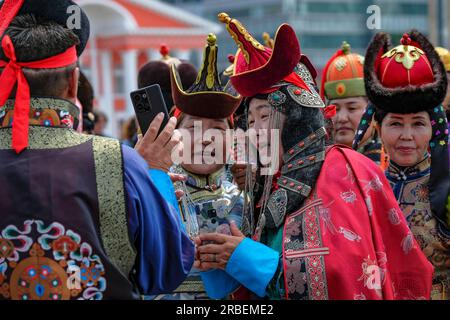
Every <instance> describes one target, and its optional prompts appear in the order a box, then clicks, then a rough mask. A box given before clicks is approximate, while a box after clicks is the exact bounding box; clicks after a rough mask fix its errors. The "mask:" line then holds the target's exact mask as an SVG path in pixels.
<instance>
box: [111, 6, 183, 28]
mask: <svg viewBox="0 0 450 320" xmlns="http://www.w3.org/2000/svg"><path fill="white" fill-rule="evenodd" d="M114 2H116V3H118V4H120V5H122V6H123V7H125V8H126V9H127V10H128V11H129V12H130V13H131V14H132V15H133V17H134V18H135V19H136V22H137V23H138V26H139V27H141V28H167V27H168V28H189V27H190V26H189V25H187V24H185V23H183V22H180V21H178V20H175V19H173V18H171V17H168V16H164V15H163V14H160V13H157V12H155V11H151V10H149V9H148V8H146V7H145V6H140V5H138V4H134V3H130V2H128V1H125V0H114Z"/></svg>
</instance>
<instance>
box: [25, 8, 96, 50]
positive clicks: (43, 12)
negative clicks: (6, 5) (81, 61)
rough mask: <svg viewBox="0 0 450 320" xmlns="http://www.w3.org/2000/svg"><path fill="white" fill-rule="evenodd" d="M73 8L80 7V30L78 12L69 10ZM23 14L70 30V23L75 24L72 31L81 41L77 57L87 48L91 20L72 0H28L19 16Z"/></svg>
mask: <svg viewBox="0 0 450 320" xmlns="http://www.w3.org/2000/svg"><path fill="white" fill-rule="evenodd" d="M71 6H73V8H75V7H78V8H79V9H80V11H79V12H80V16H79V22H80V25H79V27H80V28H78V26H77V24H76V23H75V22H77V21H76V19H78V17H75V16H74V15H76V14H77V13H78V11H72V10H68V8H69V7H71ZM22 14H33V15H35V16H36V17H41V18H43V19H45V20H49V21H54V22H56V23H58V24H60V25H62V26H65V27H67V28H70V26H69V25H68V23H74V28H70V29H71V30H72V31H73V32H74V33H75V34H76V35H77V37H78V39H79V40H80V43H79V45H78V46H77V55H78V56H80V55H81V54H82V53H83V51H84V49H85V48H86V44H87V42H88V40H89V34H90V24H89V19H88V17H87V15H86V13H85V12H84V11H83V9H81V7H80V6H79V5H77V4H76V3H75V2H73V1H71V0H46V1H34V0H26V1H25V2H24V3H23V5H22V8H21V9H20V10H19V13H18V15H22Z"/></svg>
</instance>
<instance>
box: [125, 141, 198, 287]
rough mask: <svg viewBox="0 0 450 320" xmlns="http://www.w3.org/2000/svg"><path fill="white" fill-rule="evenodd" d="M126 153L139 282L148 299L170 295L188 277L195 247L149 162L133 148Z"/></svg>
mask: <svg viewBox="0 0 450 320" xmlns="http://www.w3.org/2000/svg"><path fill="white" fill-rule="evenodd" d="M122 150H123V158H124V172H125V190H126V194H127V206H128V207H127V208H128V215H129V230H130V234H131V236H132V239H131V240H132V241H134V245H135V247H136V250H137V258H136V264H135V268H136V275H135V280H136V282H137V285H138V288H139V290H140V292H141V293H142V294H144V295H152V294H160V293H168V292H171V291H173V290H175V289H176V288H177V287H178V286H179V285H180V284H181V282H183V280H184V279H185V278H186V276H187V275H188V273H189V271H190V269H191V267H192V264H193V261H194V245H193V243H192V242H191V241H190V239H189V238H188V236H187V235H186V234H185V232H184V231H183V230H182V228H181V223H180V218H179V215H178V214H177V212H176V211H175V210H174V208H173V207H172V206H171V205H169V204H168V203H167V202H166V201H165V199H164V198H163V196H162V195H161V193H160V192H159V191H158V189H157V188H156V187H155V185H154V183H153V182H152V180H151V178H150V175H149V174H148V171H147V165H146V163H145V161H144V160H143V159H142V158H141V157H140V156H139V155H138V154H137V153H136V152H135V151H134V150H133V149H131V148H129V147H126V146H124V147H123V148H122Z"/></svg>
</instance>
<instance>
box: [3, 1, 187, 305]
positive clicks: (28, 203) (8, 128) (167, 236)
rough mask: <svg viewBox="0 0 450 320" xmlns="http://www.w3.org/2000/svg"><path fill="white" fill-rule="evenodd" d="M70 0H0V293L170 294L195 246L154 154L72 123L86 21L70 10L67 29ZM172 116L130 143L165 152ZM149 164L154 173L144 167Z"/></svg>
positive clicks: (48, 296)
mask: <svg viewBox="0 0 450 320" xmlns="http://www.w3.org/2000/svg"><path fill="white" fill-rule="evenodd" d="M69 6H76V5H75V3H74V2H72V1H69V0H45V1H40V0H39V1H37V0H12V1H10V0H6V1H3V2H2V4H1V5H0V37H1V49H0V159H2V160H1V161H0V191H1V192H0V299H16V300H17V299H20V300H31V299H33V300H63V299H139V298H140V297H141V296H142V295H150V294H160V293H166V292H171V291H172V290H174V289H175V288H176V287H178V285H179V284H180V283H181V282H182V281H183V280H184V279H185V277H186V275H187V274H188V272H189V270H190V269H191V266H192V263H193V258H194V245H193V244H192V242H191V241H190V239H189V238H188V237H187V236H186V234H185V232H184V231H183V229H182V227H181V223H180V219H179V215H178V213H177V211H176V210H175V209H174V207H173V205H171V204H169V202H167V201H166V200H165V199H164V197H163V196H162V194H165V197H167V198H168V195H169V196H172V197H173V189H170V188H169V187H160V188H158V187H157V186H156V185H155V183H158V184H159V186H163V185H165V186H171V183H170V178H169V176H168V175H167V174H166V173H164V172H163V170H164V168H165V166H164V162H162V164H161V165H158V162H154V161H153V159H151V158H149V157H148V156H147V157H146V160H147V161H145V160H144V159H143V158H142V157H141V156H140V155H139V154H138V153H137V152H136V151H135V150H133V149H131V148H129V147H126V146H121V145H120V144H119V142H118V141H117V140H114V139H108V138H103V137H94V136H88V135H82V134H79V133H77V132H76V131H75V130H74V129H76V127H77V126H78V124H79V122H80V120H81V119H79V118H78V114H79V112H78V109H77V107H76V106H75V104H74V103H75V99H76V97H77V87H78V76H79V69H78V68H77V59H78V57H79V56H80V54H81V53H82V52H83V49H84V47H85V46H86V43H87V40H88V37H89V21H88V19H87V17H86V15H85V14H84V13H83V12H82V11H79V12H81V16H80V19H81V20H80V22H81V23H80V26H81V27H80V28H78V29H73V30H71V29H69V28H68V27H67V21H68V19H69V18H70V14H71V13H68V12H72V13H73V12H77V11H76V10H75V11H74V10H68V8H69ZM72 8H73V7H72ZM80 10H81V9H80ZM160 120H161V119H159V120H157V121H155V123H156V124H157V123H158V121H159V123H160V122H161V121H160ZM155 123H154V124H153V125H154V126H155ZM175 125H176V121H175V119H172V120H171V121H170V122H169V124H168V126H167V127H166V128H165V130H164V131H163V133H162V134H161V135H160V136H159V137H158V138H157V139H156V140H155V139H144V140H143V141H142V143H143V144H142V143H141V145H140V147H139V148H140V150H145V149H146V148H148V147H151V144H157V145H158V146H159V150H160V151H159V154H158V155H157V156H158V158H157V160H158V161H161V160H162V159H164V158H165V159H170V150H171V149H172V148H173V147H174V146H176V145H177V144H178V143H179V141H178V140H177V139H176V138H174V137H173V131H174V128H175ZM155 130H157V129H156V128H153V129H152V130H151V131H149V132H150V133H153V132H154V131H155ZM147 144H148V145H147ZM146 155H148V153H147V154H146ZM152 164H156V165H155V166H154V167H153V169H152V170H153V171H154V172H153V173H154V174H155V175H154V177H156V176H157V177H158V181H156V180H153V181H152V179H151V178H150V175H149V173H148V169H149V166H151V165H152ZM152 176H153V175H152Z"/></svg>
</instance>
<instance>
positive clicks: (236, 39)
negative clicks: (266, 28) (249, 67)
mask: <svg viewBox="0 0 450 320" xmlns="http://www.w3.org/2000/svg"><path fill="white" fill-rule="evenodd" d="M218 18H219V21H220V22H223V23H225V24H226V28H227V30H228V32H229V33H230V35H231V37H232V38H233V40H234V42H236V44H237V45H238V47H239V49H241V51H242V54H243V55H244V58H245V62H247V64H250V55H249V53H248V51H247V50H245V47H244V44H243V43H242V42H241V41H240V40H239V37H238V35H237V34H236V33H235V32H234V30H232V29H231V28H230V24H234V25H235V26H236V28H237V30H238V31H239V33H240V34H241V35H243V36H244V39H245V40H247V42H249V43H250V44H251V45H252V46H253V47H254V48H255V49H258V50H260V51H265V48H264V46H263V45H262V44H261V43H259V42H258V40H256V39H255V38H253V37H252V35H251V34H250V33H249V32H248V31H247V29H245V27H244V26H243V25H242V24H241V23H240V22H239V21H238V20H236V19H231V18H230V16H229V15H228V14H227V13H225V12H222V13H219V15H218Z"/></svg>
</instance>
